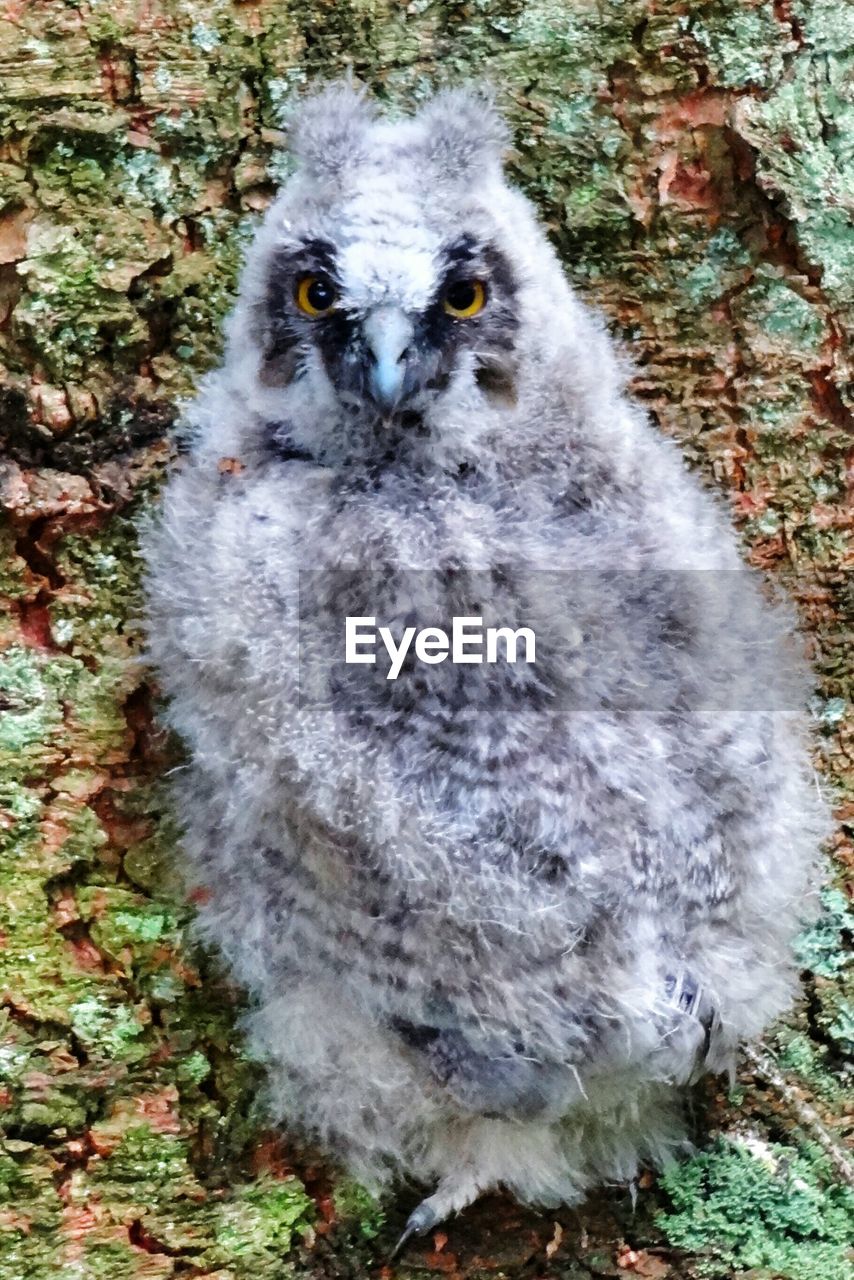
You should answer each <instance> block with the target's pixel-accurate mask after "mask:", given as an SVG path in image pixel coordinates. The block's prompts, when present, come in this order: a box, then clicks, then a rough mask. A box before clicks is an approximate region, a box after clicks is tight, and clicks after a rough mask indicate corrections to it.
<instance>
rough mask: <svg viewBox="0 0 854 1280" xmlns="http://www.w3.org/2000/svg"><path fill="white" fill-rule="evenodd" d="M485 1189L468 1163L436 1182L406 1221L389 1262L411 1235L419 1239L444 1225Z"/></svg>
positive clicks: (468, 1161)
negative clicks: (435, 1187)
mask: <svg viewBox="0 0 854 1280" xmlns="http://www.w3.org/2000/svg"><path fill="white" fill-rule="evenodd" d="M484 1190H486V1186H485V1184H484V1183H483V1182H482V1180H481V1179H480V1178H478V1176H477V1174H476V1171H475V1168H474V1165H473V1164H472V1163H471V1161H470V1160H466V1159H464V1160H462V1161H461V1162H460V1164H459V1165H458V1166H457V1168H456V1169H455V1171H454V1172H453V1173H452V1174H448V1175H447V1176H446V1177H444V1178H443V1179H442V1181H441V1182H440V1183H439V1186H438V1188H437V1189H436V1191H434V1192H433V1195H432V1196H428V1197H427V1199H426V1200H422V1201H421V1203H420V1204H419V1205H418V1207H417V1208H416V1209H413V1211H412V1213H411V1214H410V1215H409V1218H408V1219H407V1222H406V1226H405V1227H404V1229H403V1235H402V1236H401V1237H400V1239H399V1240H398V1242H397V1244H396V1245H395V1247H394V1252H393V1253H392V1255H391V1259H390V1261H391V1260H393V1259H394V1258H396V1257H397V1256H398V1254H399V1253H400V1251H401V1250H402V1249H403V1247H404V1245H405V1244H406V1242H407V1241H408V1240H411V1239H412V1237H413V1236H423V1235H426V1233H427V1232H428V1231H430V1230H432V1228H433V1227H437V1226H438V1225H439V1223H440V1222H444V1221H445V1219H446V1218H449V1217H450V1216H451V1214H452V1213H459V1212H460V1210H461V1209H465V1207H466V1205H470V1204H471V1203H472V1201H473V1200H476V1199H477V1198H478V1196H479V1195H481V1194H482V1192H483V1191H484Z"/></svg>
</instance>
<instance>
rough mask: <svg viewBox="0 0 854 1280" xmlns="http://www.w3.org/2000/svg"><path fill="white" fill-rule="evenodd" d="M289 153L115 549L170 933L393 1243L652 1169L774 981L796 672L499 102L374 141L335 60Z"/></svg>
mask: <svg viewBox="0 0 854 1280" xmlns="http://www.w3.org/2000/svg"><path fill="white" fill-rule="evenodd" d="M291 137H292V144H291V145H292V151H293V154H294V159H295V173H294V175H293V176H292V177H291V178H290V179H289V180H288V181H287V183H286V185H285V187H284V189H283V190H282V192H281V193H280V194H279V196H278V198H277V199H276V200H275V202H274V203H273V204H272V206H271V207H270V209H269V211H268V212H267V214H266V216H265V218H264V220H263V223H262V225H261V226H260V228H259V230H258V232H257V235H256V236H255V239H254V242H253V244H252V246H251V248H250V250H249V252H248V256H247V261H246V264H245V269H244V272H243V276H242V283H241V288H240V293H239V297H238V300H237V303H236V306H235V308H234V311H233V313H232V315H231V317H230V320H229V322H228V330H227V350H226V354H225V357H224V361H223V364H222V366H221V367H220V368H219V369H217V370H216V371H215V372H213V373H212V374H211V375H209V376H208V377H207V378H206V379H205V380H204V382H203V383H202V386H201V388H200V390H199V392H198V395H197V397H196V399H195V400H194V402H193V403H192V404H191V405H190V406H189V409H188V412H187V422H188V425H189V428H190V430H189V444H188V449H187V451H186V455H185V456H184V458H183V459H182V460H181V462H180V464H179V465H178V466H177V468H176V469H175V471H174V473H173V474H172V476H171V478H170V480H169V482H168V484H167V486H166V491H165V495H164V500H163V505H162V510H161V512H160V513H159V515H158V516H157V518H156V520H155V521H154V522H153V523H152V525H151V527H149V528H148V529H147V531H146V532H145V535H144V538H145V549H146V555H147V559H148V564H149V576H148V592H149V600H150V621H149V637H150V654H151V658H152V661H153V664H154V665H155V667H156V671H157V673H158V678H159V680H160V682H161V685H162V688H163V691H164V693H165V694H166V695H167V699H168V713H167V714H168V720H169V723H170V724H171V725H172V726H173V727H174V729H176V730H177V731H178V733H179V734H180V735H181V736H182V738H183V739H184V741H185V742H186V744H187V747H188V749H189V756H190V763H189V765H188V766H187V767H186V768H185V769H183V770H182V771H181V772H180V779H179V783H178V792H179V795H178V803H179V806H180V814H181V818H182V822H183V826H184V841H183V848H184V851H185V860H186V865H187V868H188V879H189V881H190V883H191V884H193V885H201V886H204V887H205V889H206V890H207V900H206V901H205V902H204V905H203V906H202V907H201V908H200V911H199V926H200V929H201V931H202V933H203V936H204V937H205V938H206V939H207V940H209V941H210V942H211V943H213V944H215V945H216V946H217V947H218V948H220V950H221V951H222V953H223V954H224V956H225V957H226V958H227V961H228V963H229V964H230V966H231V969H232V971H233V973H234V974H235V975H236V977H237V978H238V979H239V981H240V982H241V983H243V984H245V987H246V988H247V989H248V990H249V991H250V992H251V994H252V997H253V1011H252V1013H251V1015H250V1016H249V1018H248V1031H249V1035H250V1038H251V1043H252V1045H253V1047H254V1049H255V1050H256V1051H257V1052H259V1053H260V1054H262V1055H263V1056H264V1057H265V1059H266V1060H267V1062H268V1063H269V1081H270V1106H271V1108H272V1109H273V1111H274V1114H275V1115H276V1116H277V1117H278V1118H279V1119H281V1120H282V1121H283V1122H284V1123H287V1124H288V1125H290V1126H292V1127H293V1128H295V1129H298V1130H300V1131H302V1132H303V1133H306V1134H308V1135H310V1136H311V1137H312V1138H313V1139H319V1140H320V1141H322V1143H323V1144H325V1146H326V1147H327V1149H329V1150H330V1151H331V1152H333V1153H334V1154H335V1155H336V1156H337V1157H338V1158H339V1159H340V1160H341V1161H343V1162H344V1163H345V1164H346V1165H347V1166H348V1167H349V1169H350V1170H351V1171H352V1172H353V1173H354V1174H355V1175H357V1176H358V1177H359V1178H361V1179H362V1180H364V1181H365V1182H367V1184H368V1185H370V1186H372V1187H379V1186H380V1185H382V1184H383V1183H385V1182H387V1181H388V1180H389V1178H390V1177H393V1176H394V1175H400V1174H403V1175H408V1176H411V1177H414V1178H416V1179H418V1180H419V1181H423V1182H427V1183H431V1184H433V1185H435V1186H436V1187H437V1190H436V1192H435V1194H434V1195H433V1196H432V1197H431V1199H430V1200H429V1201H427V1202H426V1204H427V1205H428V1207H429V1209H430V1211H429V1212H425V1214H423V1215H422V1217H421V1218H420V1219H419V1223H418V1225H425V1224H429V1223H430V1222H432V1221H433V1220H434V1219H436V1218H438V1217H441V1216H443V1215H445V1214H447V1213H448V1212H450V1211H452V1210H456V1209H459V1208H461V1207H462V1206H464V1205H465V1204H466V1203H468V1202H469V1201H470V1200H472V1199H473V1198H474V1197H475V1196H477V1195H478V1194H480V1193H481V1192H482V1191H484V1190H485V1189H488V1188H490V1187H494V1186H498V1185H502V1186H504V1187H506V1188H508V1189H509V1190H510V1191H511V1192H512V1193H514V1194H515V1195H516V1196H518V1197H519V1198H521V1199H523V1200H525V1201H529V1202H534V1203H540V1204H554V1203H557V1202H560V1201H564V1202H570V1203H571V1202H573V1201H576V1200H578V1199H579V1198H580V1197H581V1196H582V1195H583V1193H584V1192H585V1189H586V1188H588V1187H589V1186H590V1185H592V1184H595V1183H596V1182H597V1181H603V1180H605V1181H613V1180H629V1179H632V1178H633V1177H634V1175H635V1173H636V1171H637V1168H638V1166H639V1164H642V1163H651V1164H660V1163H662V1162H663V1161H667V1160H668V1159H670V1158H671V1157H672V1156H673V1155H674V1154H677V1153H678V1152H679V1151H680V1150H684V1149H685V1131H684V1126H683V1122H682V1118H681V1106H680V1088H679V1086H682V1085H685V1084H686V1083H687V1082H690V1081H691V1080H693V1079H695V1078H696V1077H697V1076H698V1075H699V1074H701V1073H702V1072H703V1071H706V1070H711V1071H720V1070H725V1069H727V1068H728V1067H730V1065H731V1063H732V1061H733V1056H734V1052H735V1049H736V1047H737V1045H738V1042H739V1040H741V1039H742V1038H747V1037H753V1036H756V1035H757V1033H759V1032H760V1031H761V1030H762V1028H763V1027H765V1026H766V1025H767V1024H768V1022H769V1020H770V1019H772V1018H773V1017H775V1015H777V1014H778V1013H780V1011H781V1010H784V1009H785V1008H786V1006H787V1004H788V1003H789V1002H790V1000H791V998H792V995H793V990H794V987H795V973H794V962H793V957H792V945H791V944H792V939H793V936H794V934H795V932H796V931H797V929H798V927H799V925H800V923H801V922H802V920H803V919H804V918H805V917H806V916H807V915H808V914H809V911H810V904H811V902H812V901H813V900H814V898H815V886H816V882H817V866H818V857H817V851H818V848H819V845H820V841H821V839H822V838H823V836H824V835H825V834H826V831H827V817H826V812H825V807H824V804H823V802H822V801H821V798H820V796H819V794H818V792H817V788H816V783H815V779H814V777H813V774H812V771H811V767H810V763H809V756H808V744H807V740H806V739H807V733H806V729H807V717H806V712H805V710H804V708H805V706H806V704H807V700H808V696H809V690H810V681H809V675H808V671H807V669H806V666H805V665H804V662H803V660H802V657H801V656H800V652H799V646H798V643H797V640H796V639H794V638H793V637H794V623H793V619H792V617H791V615H790V613H789V611H788V610H787V609H786V608H785V607H784V606H782V605H780V604H779V603H772V602H770V601H769V600H768V599H766V595H765V594H763V592H764V588H763V585H762V583H761V582H760V581H759V580H758V577H757V575H756V574H755V573H754V572H753V571H751V570H749V569H747V568H746V567H745V566H744V565H743V563H742V562H741V560H740V558H739V555H738V553H737V550H736V543H735V538H734V536H733V533H732V531H731V529H730V525H729V521H728V519H727V516H726V514H725V512H724V511H723V509H722V507H721V506H720V504H719V503H718V501H717V500H716V499H715V498H714V497H712V496H711V495H710V494H709V493H707V492H706V491H705V490H704V489H703V487H702V486H701V484H700V483H699V481H698V480H697V479H695V478H693V477H692V476H691V475H690V474H689V473H688V472H687V470H686V468H685V466H684V464H683V462H682V460H681V458H680V456H679V454H678V451H677V449H676V448H675V446H674V445H673V444H672V443H670V442H668V441H666V440H665V439H663V438H661V437H660V436H659V435H658V434H657V433H656V432H655V430H654V429H653V428H652V427H651V426H650V425H649V423H648V422H647V421H646V420H645V418H644V415H643V414H642V413H641V412H640V411H639V410H638V409H637V408H636V407H634V406H633V404H632V403H631V401H630V400H629V399H628V398H627V396H626V393H625V390H624V383H625V375H626V369H625V368H624V367H623V366H622V364H621V361H620V359H619V357H618V356H617V355H616V354H615V351H614V348H613V345H612V342H611V340H610V338H609V337H608V335H607V333H606V331H605V329H604V327H603V325H602V324H601V323H600V321H599V320H598V319H597V318H595V316H594V315H592V314H591V312H590V311H588V310H587V309H586V308H585V307H584V306H583V305H582V304H581V303H580V302H579V300H578V299H577V298H576V297H575V295H574V294H573V292H572V290H571V289H570V287H569V285H568V284H567V282H566V280H565V278H564V276H563V274H562V271H561V269H560V266H559V263H558V261H557V258H556V256H555V254H554V252H553V250H552V249H551V247H550V246H549V243H548V241H547V239H546V236H545V234H544V232H543V230H542V229H541V227H540V226H539V225H538V223H537V220H536V217H535V214H534V212H533V211H532V208H531V206H530V205H529V203H528V202H527V200H526V199H525V198H524V197H523V196H522V195H521V194H520V193H519V192H518V191H516V190H514V189H513V188H512V187H511V186H510V185H509V184H508V182H507V180H506V178H505V177H504V175H503V173H502V168H501V153H502V149H503V147H504V131H503V126H502V124H501V121H500V119H499V117H498V116H497V115H496V114H495V112H494V111H493V109H492V108H491V106H490V104H489V103H488V102H485V101H483V100H482V99H480V98H479V97H478V96H477V95H469V94H466V93H462V92H456V91H449V92H444V93H441V94H439V95H437V96H436V97H435V98H434V99H433V100H432V101H430V102H429V103H428V104H427V105H426V106H424V107H423V108H422V109H421V111H420V112H419V113H418V114H416V115H415V116H414V117H412V118H409V119H403V120H398V121H395V122H388V121H386V120H384V119H382V118H380V117H378V115H377V113H376V110H375V108H373V107H372V105H371V104H370V102H369V101H368V100H367V99H366V98H365V97H364V95H362V94H361V93H359V92H357V91H356V90H355V89H353V88H352V87H350V86H346V85H345V86H341V85H338V86H333V87H331V88H328V89H326V90H324V91H323V92H322V93H320V94H319V95H317V96H315V97H313V98H310V99H309V100H307V101H306V102H304V103H303V104H302V106H301V107H300V108H299V110H298V112H297V113H296V114H295V118H294V120H293V122H292V128H291ZM318 278H320V279H321V280H322V281H323V282H324V285H325V288H326V293H325V294H324V293H323V292H322V291H321V293H320V294H315V295H314V296H315V297H316V298H317V299H319V301H320V302H325V301H328V299H329V298H330V297H333V298H334V306H333V307H332V308H331V310H329V312H328V313H326V312H323V314H321V315H319V316H309V315H307V314H305V311H304V310H300V307H299V306H298V302H297V297H296V290H297V289H298V287H299V283H300V281H302V280H306V279H309V280H311V279H315V280H316V279H318ZM473 278H476V279H477V280H479V281H480V282H482V283H483V284H484V285H485V288H486V302H485V305H484V306H483V307H482V309H481V311H480V313H479V314H478V315H476V316H472V317H470V318H463V317H458V316H456V315H448V312H447V310H446V308H445V307H444V303H443V301H442V299H443V298H445V297H447V296H448V293H447V291H448V289H449V288H450V287H451V286H453V285H454V284H455V283H456V284H457V285H459V284H460V282H461V281H462V285H463V288H462V293H461V292H460V290H459V288H458V289H457V292H456V294H454V295H453V297H455V298H456V300H457V302H458V303H459V302H460V300H462V301H463V302H465V301H466V298H467V297H469V296H470V291H469V294H467V293H466V288H467V287H468V286H467V285H466V281H470V280H471V279H473ZM459 309H460V308H459V307H458V310H459ZM383 326H385V327H383ZM378 328H379V329H381V330H382V333H383V334H385V335H386V336H385V337H384V338H383V337H382V336H381V339H380V340H379V342H378V341H377V339H376V334H377V331H378ZM389 333H391V335H392V336H391V338H389V337H388V334H389ZM395 334H397V337H395V336H394V335H395ZM401 335H402V336H401ZM383 342H385V343H386V346H385V347H383V346H382V343H383ZM389 343H391V346H392V348H393V350H392V351H391V356H389V349H388V344H389ZM395 343H396V345H395ZM389 359H391V366H392V376H393V377H397V378H398V386H397V399H396V400H394V401H393V402H392V401H388V400H387V401H383V400H382V397H381V396H379V397H378V394H377V393H376V385H377V380H376V370H377V367H378V364H379V363H381V362H382V361H383V360H385V361H386V365H388V361H389ZM381 389H382V388H381ZM386 390H387V388H386ZM346 615H355V616H373V617H375V618H376V621H377V625H378V626H379V625H383V624H385V625H388V626H390V627H391V628H392V630H393V631H395V634H399V632H400V629H402V627H403V626H404V625H409V624H411V623H416V624H417V625H419V626H435V625H439V626H445V627H446V628H447V627H448V626H449V623H450V619H451V618H453V617H454V616H481V617H482V618H483V619H484V623H485V624H490V625H509V626H512V627H514V628H515V627H518V626H522V625H524V626H528V627H530V628H532V629H533V631H534V632H535V635H536V642H537V656H536V662H535V663H534V664H530V663H523V662H517V663H516V664H515V665H513V664H510V663H508V662H504V663H502V662H498V663H493V664H490V665H482V666H476V665H465V666H462V665H458V664H456V665H455V664H453V663H452V662H450V661H445V662H442V663H436V664H433V665H429V666H428V665H426V664H425V663H417V662H408V663H407V664H406V666H405V669H404V670H403V671H402V672H401V675H400V677H399V678H398V679H397V680H389V679H387V678H386V669H385V668H384V667H383V666H382V663H381V662H379V661H378V662H377V664H376V665H375V666H368V665H358V666H356V665H346V664H344V663H343V662H342V661H341V660H340V658H341V654H342V652H343V636H344V618H345V616H346Z"/></svg>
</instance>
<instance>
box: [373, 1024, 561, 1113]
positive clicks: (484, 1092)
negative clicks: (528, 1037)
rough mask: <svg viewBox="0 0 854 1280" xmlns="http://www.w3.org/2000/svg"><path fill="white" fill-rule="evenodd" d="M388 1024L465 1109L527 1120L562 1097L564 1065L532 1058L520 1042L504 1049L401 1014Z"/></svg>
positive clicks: (460, 1032)
mask: <svg viewBox="0 0 854 1280" xmlns="http://www.w3.org/2000/svg"><path fill="white" fill-rule="evenodd" d="M394 1029H395V1030H396V1031H397V1033H398V1035H399V1036H400V1038H401V1039H402V1040H403V1042H404V1043H405V1044H406V1045H407V1046H408V1048H410V1049H411V1050H414V1051H415V1052H416V1053H418V1054H419V1055H421V1056H422V1058H423V1060H424V1061H425V1062H426V1063H427V1066H428V1067H429V1069H430V1071H431V1073H432V1074H433V1076H434V1077H435V1078H436V1080H437V1081H438V1082H439V1084H441V1085H443V1086H444V1088H445V1089H447V1091H448V1092H449V1093H450V1094H451V1096H452V1097H453V1098H454V1100H455V1101H456V1102H457V1103H458V1105H459V1106H460V1107H462V1108H463V1109H464V1110H465V1111H471V1112H474V1113H475V1114H477V1115H485V1116H489V1115H496V1116H505V1117H506V1116H514V1117H516V1118H517V1119H520V1120H531V1119H534V1118H535V1117H537V1116H539V1115H541V1114H542V1113H543V1112H547V1111H553V1110H554V1108H555V1105H556V1104H558V1103H561V1104H563V1103H565V1101H566V1098H565V1095H566V1092H567V1076H568V1072H567V1068H566V1066H565V1065H564V1064H562V1063H558V1062H548V1061H539V1060H537V1059H535V1058H532V1057H531V1056H529V1054H528V1052H527V1051H526V1048H525V1046H524V1045H523V1044H522V1043H521V1042H517V1043H516V1044H514V1045H512V1046H510V1047H509V1048H508V1047H507V1045H505V1044H504V1043H503V1042H499V1041H498V1040H497V1039H496V1040H492V1041H490V1040H489V1039H485V1038H484V1039H480V1038H479V1039H478V1041H477V1042H474V1041H473V1039H472V1038H470V1037H469V1036H467V1035H466V1034H464V1033H463V1032H462V1031H459V1030H456V1029H454V1028H448V1027H443V1028H439V1027H428V1026H416V1025H415V1024H414V1023H411V1022H405V1021H404V1020H402V1019H396V1020H395V1023H394Z"/></svg>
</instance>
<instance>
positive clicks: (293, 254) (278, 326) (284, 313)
mask: <svg viewBox="0 0 854 1280" xmlns="http://www.w3.org/2000/svg"><path fill="white" fill-rule="evenodd" d="M306 275H316V276H318V277H319V278H320V279H322V280H324V281H326V280H328V281H329V284H330V286H331V288H332V289H333V290H336V289H337V287H338V278H337V269H336V263H335V250H334V248H333V246H332V245H331V244H330V243H329V241H328V240H306V241H304V242H303V244H302V245H300V246H299V247H298V248H297V249H282V250H280V251H279V252H278V253H276V254H274V256H273V260H272V263H271V265H270V275H269V279H268V281H267V291H266V294H265V296H264V300H263V303H262V314H261V316H260V322H261V323H260V326H259V328H260V332H261V341H262V342H263V347H264V366H263V369H262V374H261V378H262V381H263V382H264V383H265V384H266V385H268V386H287V384H288V383H289V382H291V381H293V378H294V377H295V376H296V373H297V369H298V367H299V353H300V348H301V347H302V346H304V345H305V344H306V342H307V341H308V339H309V335H310V334H312V332H313V328H312V327H313V326H314V325H315V324H316V323H317V322H316V321H315V320H313V319H312V318H311V317H309V316H306V315H303V314H302V313H301V312H300V311H298V309H297V308H296V307H295V305H294V287H295V284H296V282H297V280H299V278H300V277H301V276H306ZM333 314H334V313H333ZM331 318H332V317H330V319H331Z"/></svg>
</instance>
